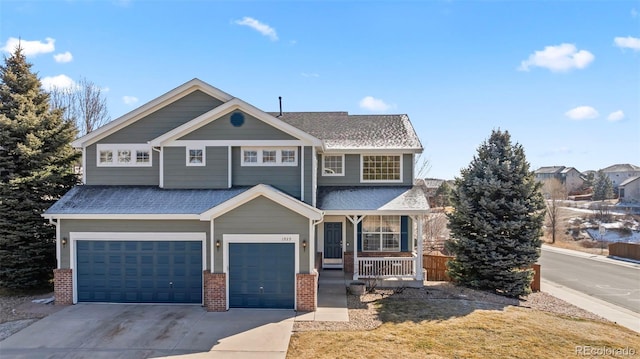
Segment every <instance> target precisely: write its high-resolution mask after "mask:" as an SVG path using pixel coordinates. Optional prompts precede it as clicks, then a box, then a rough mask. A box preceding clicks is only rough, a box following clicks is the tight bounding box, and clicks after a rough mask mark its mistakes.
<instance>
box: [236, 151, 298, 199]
mask: <svg viewBox="0 0 640 359" xmlns="http://www.w3.org/2000/svg"><path fill="white" fill-rule="evenodd" d="M298 151H299V149H298ZM231 153H232V157H233V158H232V162H233V169H232V177H233V178H232V183H233V186H255V185H257V184H260V183H263V184H268V185H271V186H273V187H275V188H277V189H279V190H281V191H283V192H285V193H287V194H289V195H291V196H293V197H295V198H298V199H299V198H300V164H299V161H300V156H299V155H298V166H272V167H270V166H244V167H243V166H242V165H241V161H242V158H241V153H240V147H234V148H233V149H232V151H231Z"/></svg>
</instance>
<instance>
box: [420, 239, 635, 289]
mask: <svg viewBox="0 0 640 359" xmlns="http://www.w3.org/2000/svg"><path fill="white" fill-rule="evenodd" d="M639 247H640V246H639ZM453 258H454V257H449V256H436V255H430V254H423V255H422V266H423V268H424V269H425V270H426V271H427V278H426V280H430V281H447V282H450V281H451V278H449V276H448V275H447V262H448V261H449V260H450V259H453ZM533 270H534V276H533V280H532V281H531V290H532V291H534V292H539V291H540V274H541V273H540V265H539V264H534V265H533Z"/></svg>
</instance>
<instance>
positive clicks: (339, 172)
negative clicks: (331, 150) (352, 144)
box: [322, 155, 344, 176]
mask: <svg viewBox="0 0 640 359" xmlns="http://www.w3.org/2000/svg"><path fill="white" fill-rule="evenodd" d="M322 175H323V176H344V155H322Z"/></svg>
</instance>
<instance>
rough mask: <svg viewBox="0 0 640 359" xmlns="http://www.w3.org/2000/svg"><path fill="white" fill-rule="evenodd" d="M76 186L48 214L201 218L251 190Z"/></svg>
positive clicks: (243, 188)
mask: <svg viewBox="0 0 640 359" xmlns="http://www.w3.org/2000/svg"><path fill="white" fill-rule="evenodd" d="M248 189H249V187H238V188H230V189H163V188H159V187H156V186H87V185H84V186H76V187H74V188H72V189H71V190H70V191H69V192H67V193H66V194H65V195H64V196H63V197H62V198H61V199H60V200H58V201H57V202H56V203H55V204H54V205H53V206H51V207H50V208H49V209H48V210H47V211H46V212H45V214H200V213H202V212H205V211H206V210H208V209H210V208H212V207H215V206H217V205H219V204H221V203H223V202H225V201H227V200H229V199H231V198H233V197H235V196H237V195H239V194H240V193H242V192H244V191H246V190H248Z"/></svg>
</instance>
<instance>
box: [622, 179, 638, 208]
mask: <svg viewBox="0 0 640 359" xmlns="http://www.w3.org/2000/svg"><path fill="white" fill-rule="evenodd" d="M618 193H619V198H620V202H622V203H640V176H636V177H631V178H629V179H627V180H626V181H624V182H622V183H620V185H618Z"/></svg>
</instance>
